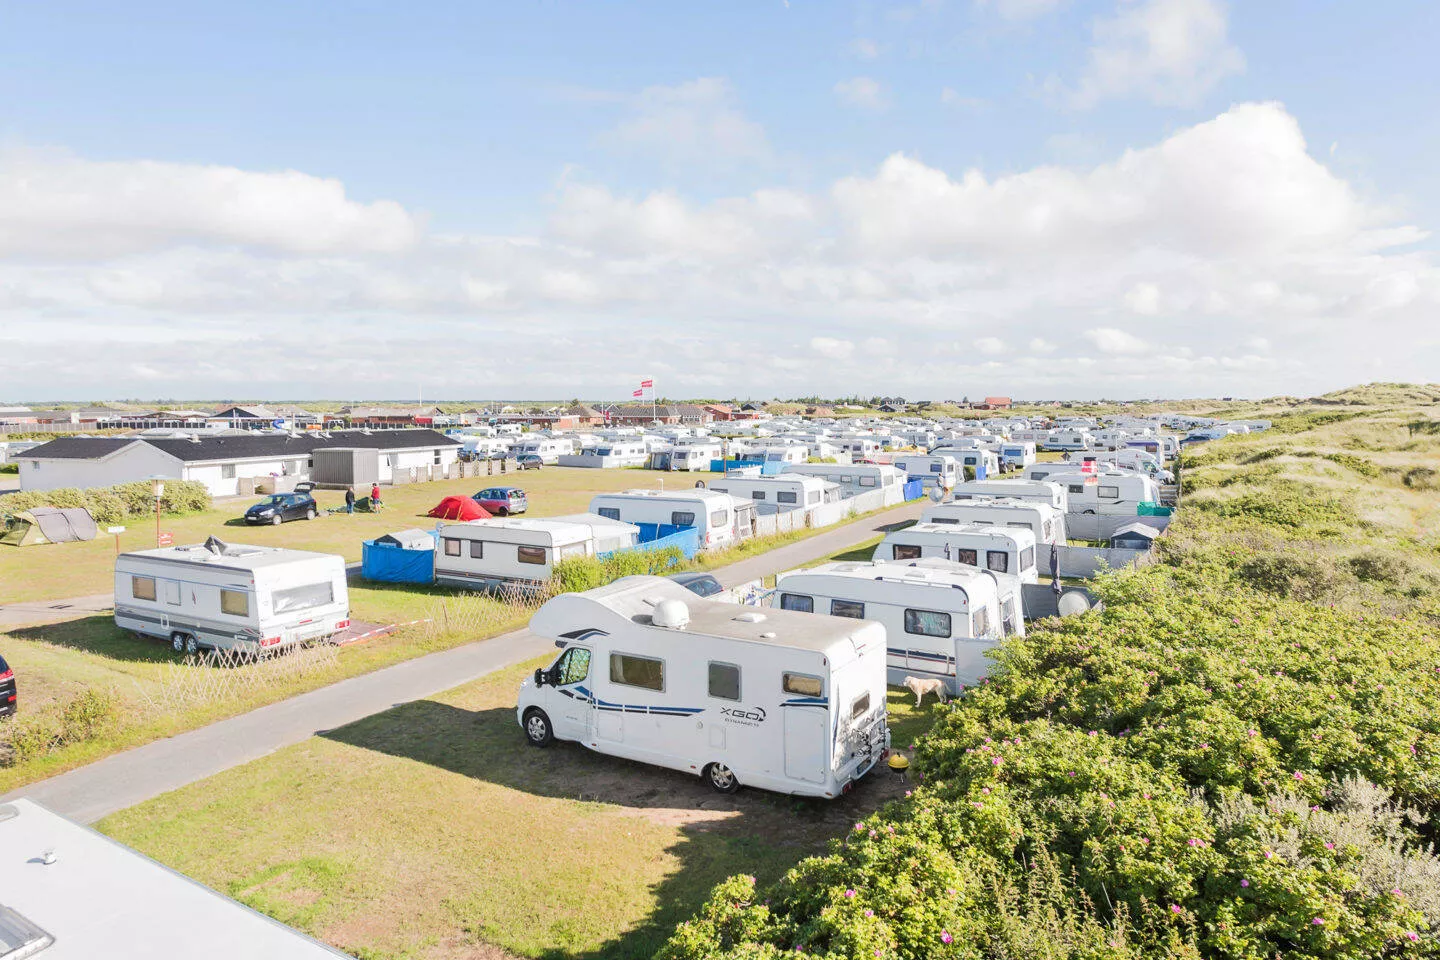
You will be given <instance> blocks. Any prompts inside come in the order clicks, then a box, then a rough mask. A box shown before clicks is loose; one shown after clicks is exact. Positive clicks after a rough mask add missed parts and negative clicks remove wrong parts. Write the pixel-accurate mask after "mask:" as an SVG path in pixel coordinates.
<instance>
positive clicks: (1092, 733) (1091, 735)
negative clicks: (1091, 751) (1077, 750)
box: [1085, 730, 1097, 737]
mask: <svg viewBox="0 0 1440 960" xmlns="http://www.w3.org/2000/svg"><path fill="white" fill-rule="evenodd" d="M1085 736H1087V737H1093V736H1097V733H1096V731H1094V730H1091V731H1090V732H1089V733H1087V734H1085Z"/></svg>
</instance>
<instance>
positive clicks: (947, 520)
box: [930, 517, 960, 524]
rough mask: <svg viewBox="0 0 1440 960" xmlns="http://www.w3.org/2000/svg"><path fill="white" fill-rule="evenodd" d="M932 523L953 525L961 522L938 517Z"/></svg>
mask: <svg viewBox="0 0 1440 960" xmlns="http://www.w3.org/2000/svg"><path fill="white" fill-rule="evenodd" d="M930 522H931V523H951V524H955V523H959V522H960V521H959V520H956V519H955V518H954V517H936V518H935V519H934V520H931V521H930Z"/></svg>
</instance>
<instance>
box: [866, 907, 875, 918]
mask: <svg viewBox="0 0 1440 960" xmlns="http://www.w3.org/2000/svg"><path fill="white" fill-rule="evenodd" d="M865 916H867V917H873V916H875V911H874V910H870V909H868V908H867V909H866V911H865Z"/></svg>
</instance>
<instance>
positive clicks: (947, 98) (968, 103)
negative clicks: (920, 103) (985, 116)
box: [940, 87, 990, 110]
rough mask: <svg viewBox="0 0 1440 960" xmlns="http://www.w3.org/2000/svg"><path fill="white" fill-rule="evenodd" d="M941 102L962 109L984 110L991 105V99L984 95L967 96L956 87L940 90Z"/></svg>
mask: <svg viewBox="0 0 1440 960" xmlns="http://www.w3.org/2000/svg"><path fill="white" fill-rule="evenodd" d="M940 102H941V103H943V104H944V105H945V106H947V107H955V108H957V109H961V110H984V109H985V108H986V107H988V106H990V101H989V100H986V99H985V98H984V97H967V96H966V95H965V94H963V93H961V92H960V91H959V90H956V89H955V88H954V87H944V88H942V89H941V90H940Z"/></svg>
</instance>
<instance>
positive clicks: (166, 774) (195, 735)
mask: <svg viewBox="0 0 1440 960" xmlns="http://www.w3.org/2000/svg"><path fill="white" fill-rule="evenodd" d="M923 503H924V501H921V502H918V503H910V504H906V505H904V506H901V507H896V508H895V509H893V510H888V511H886V512H885V513H881V514H876V515H874V516H872V517H869V518H867V519H865V520H861V521H857V522H855V523H851V524H846V525H845V526H841V527H836V528H835V529H834V530H827V531H825V532H824V533H821V534H817V535H816V536H813V537H810V538H809V539H806V540H801V541H799V542H798V543H793V544H790V545H789V546H785V547H781V548H779V549H777V550H771V551H769V552H768V553H763V554H760V555H758V556H755V557H752V558H750V559H748V560H742V561H741V562H739V563H735V564H732V565H730V566H728V567H722V568H721V569H719V570H716V571H714V572H715V575H716V577H717V578H718V579H719V580H720V581H721V582H722V583H724V584H726V585H727V586H731V585H734V584H738V583H744V582H745V581H747V580H753V579H756V578H757V577H763V576H766V575H767V574H772V573H776V572H778V571H782V570H788V569H790V568H792V567H795V566H798V565H799V564H801V563H804V562H805V561H807V560H814V559H815V558H817V557H823V556H827V555H828V554H831V553H835V552H836V551H838V550H842V549H844V548H845V547H847V546H849V545H851V544H855V543H861V542H863V541H865V540H868V539H870V538H871V537H874V536H875V535H876V534H877V533H879V532H880V529H881V528H882V527H884V526H886V525H888V524H892V523H897V522H899V521H902V520H913V519H916V518H917V517H919V516H920V510H921V508H922V505H923ZM89 599H93V598H89ZM109 599H110V598H109V597H105V600H106V602H107V604H108V602H109ZM52 602H58V601H52ZM0 609H3V608H0ZM553 649H554V642H553V641H551V640H548V639H545V638H542V637H537V636H535V635H534V634H532V633H530V632H529V631H528V630H517V631H515V632H514V633H507V634H503V635H501V636H498V637H492V638H490V639H489V640H480V641H476V642H475V643H469V644H466V645H465V646H462V647H456V648H454V649H453V650H446V651H443V652H441V653H432V654H428V655H427V656H423V657H417V658H416V659H414V660H407V661H405V662H403V663H398V664H395V665H394V666H392V667H385V668H384V669H381V670H376V671H375V672H373V673H367V674H364V675H362V676H358V677H351V678H350V679H349V680H342V681H340V682H339V683H335V684H331V685H330V686H327V687H321V688H320V689H318V690H312V691H310V692H309V693H303V694H300V695H298V696H295V697H291V698H289V699H288V700H282V701H280V702H279V703H273V704H271V705H269V706H266V707H260V708H258V709H256V710H252V711H250V712H249V713H244V714H241V715H240V716H237V717H231V718H230V719H228V720H221V721H219V722H217V723H212V724H210V725H209V726H207V727H201V728H200V729H198V730H192V731H190V732H188V733H182V734H180V735H178V736H175V737H170V738H168V739H165V740H156V741H154V742H153V743H148V744H146V745H145V746H143V747H136V748H135V749H133V750H127V751H125V752H124V753H117V754H115V755H113V756H110V757H106V758H105V759H103V760H98V761H96V762H95V763H92V764H89V765H88V766H84V767H80V768H78V769H75V770H71V771H70V772H69V773H63V774H60V775H59V776H56V777H52V778H50V779H49V780H41V781H39V782H37V783H32V784H29V785H28V786H24V787H21V788H19V789H18V790H15V791H13V792H11V793H9V794H7V795H5V796H4V797H0V802H3V801H5V800H10V799H13V798H15V797H20V796H24V797H29V798H30V799H32V800H35V801H38V802H39V803H42V804H44V805H45V806H47V807H49V808H50V809H51V810H54V811H55V812H57V813H60V814H63V815H65V816H67V817H70V818H71V819H73V820H78V821H79V822H81V823H94V822H95V821H96V820H99V819H100V818H101V817H104V816H107V815H108V814H111V813H114V812H116V811H117V810H124V809H125V808H127V807H132V806H134V805H135V804H137V803H141V802H142V801H145V800H149V799H150V798H152V797H155V796H158V795H160V794H162V793H165V792H167V791H169V790H175V789H177V788H179V787H183V786H185V785H186V784H187V783H194V782H195V781H197V780H203V779H204V778H206V777H210V776H214V775H215V774H217V773H220V772H221V771H223V770H228V769H230V768H231V767H235V766H239V765H240V764H242V763H248V762H249V761H251V760H255V759H258V758H260V757H263V756H265V755H266V754H269V753H273V752H274V751H276V750H279V749H281V748H282V747H287V746H290V745H291V744H295V743H299V742H301V741H303V740H306V739H308V738H310V737H312V736H314V735H315V734H317V733H319V732H321V731H324V730H332V729H334V728H336V727H342V726H344V725H345V724H347V723H353V722H355V721H356V720H360V719H362V718H364V717H367V716H369V715H371V714H373V713H378V712H380V711H382V710H386V709H389V708H390V707H392V706H397V705H399V704H402V703H406V702H408V701H411V700H420V699H424V698H425V697H429V696H434V695H435V694H437V693H440V692H441V691H444V690H449V689H451V688H452V687H457V686H459V685H461V684H463V683H469V682H470V681H472V680H477V679H479V678H480V677H483V676H485V675H486V674H488V673H492V672H494V671H496V670H500V669H503V668H505V667H508V666H511V665H513V664H516V663H521V662H523V661H525V660H529V659H532V658H534V657H538V656H542V655H543V654H545V653H546V652H547V651H549V650H553Z"/></svg>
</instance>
